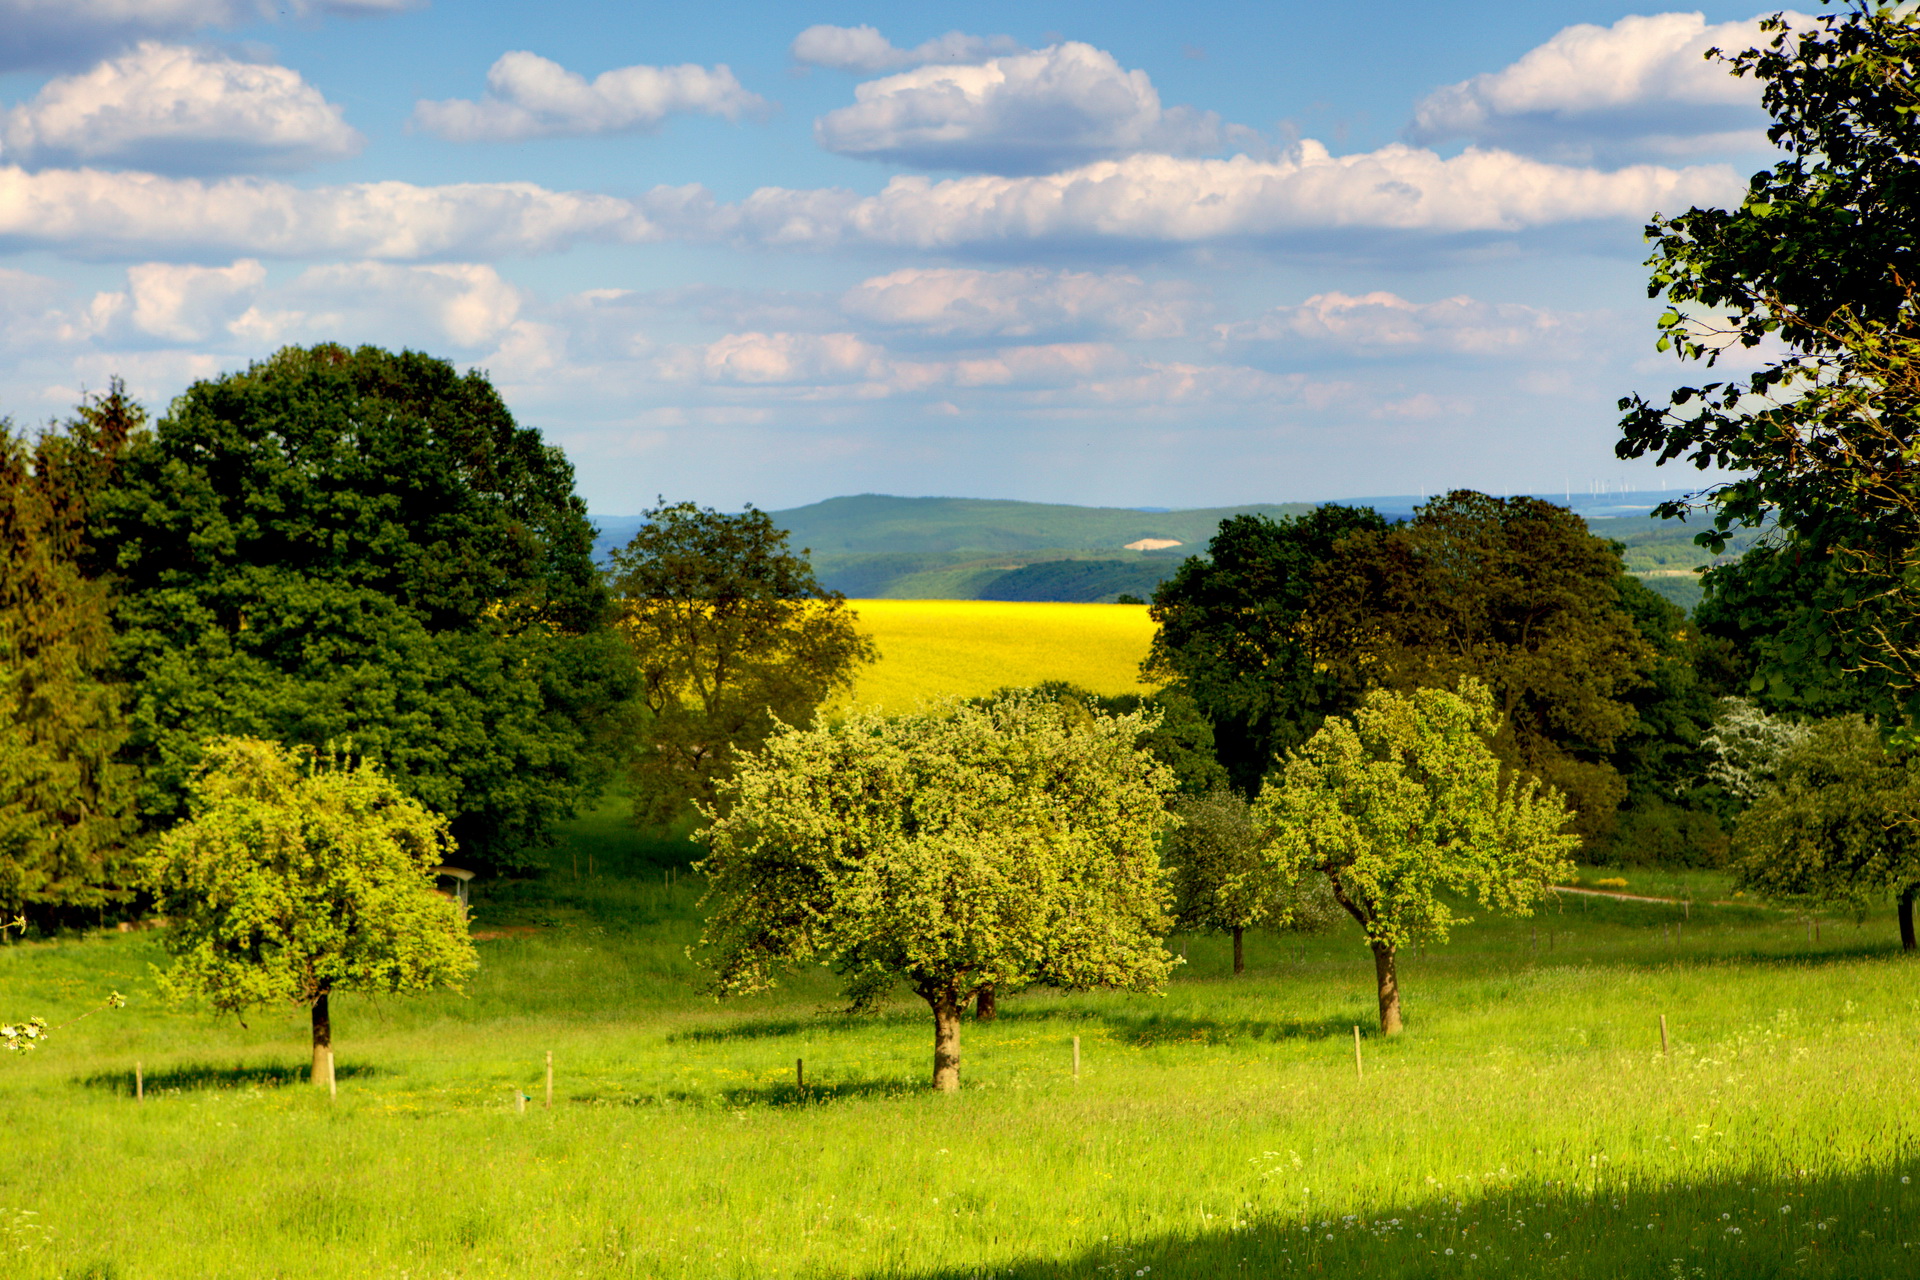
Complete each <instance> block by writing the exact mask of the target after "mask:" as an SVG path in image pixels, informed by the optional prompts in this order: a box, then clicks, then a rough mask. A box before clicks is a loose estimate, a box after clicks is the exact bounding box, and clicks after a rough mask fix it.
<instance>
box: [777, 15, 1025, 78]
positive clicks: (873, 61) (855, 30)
mask: <svg viewBox="0 0 1920 1280" xmlns="http://www.w3.org/2000/svg"><path fill="white" fill-rule="evenodd" d="M792 51H793V60H794V61H795V62H798V63H801V64H803V65H805V66H811V67H831V68H833V69H835V70H837V71H853V72H859V73H867V74H871V73H872V72H875V71H892V70H895V69H897V68H900V67H912V66H919V65H921V64H923V63H928V62H983V61H985V60H986V59H988V58H991V57H994V56H995V55H998V54H1004V53H1019V52H1021V47H1020V43H1019V41H1017V40H1015V39H1014V38H1013V37H1012V36H970V35H967V34H965V33H964V32H960V31H949V32H947V34H945V35H943V36H938V37H936V38H934V39H932V40H928V41H927V42H926V43H924V44H921V45H917V46H915V47H914V48H912V49H898V48H895V47H894V45H893V44H892V42H891V41H889V40H888V39H887V38H886V37H885V36H883V35H881V34H880V32H879V31H878V30H876V29H875V28H873V27H867V26H860V27H835V26H831V25H828V24H827V23H820V24H819V25H817V26H811V27H808V28H807V29H806V30H805V31H802V32H801V33H800V34H799V35H797V36H795V37H794V38H793V50H792Z"/></svg>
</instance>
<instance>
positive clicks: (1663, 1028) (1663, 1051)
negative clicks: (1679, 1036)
mask: <svg viewBox="0 0 1920 1280" xmlns="http://www.w3.org/2000/svg"><path fill="white" fill-rule="evenodd" d="M1660 1056H1661V1057H1663V1058H1664V1057H1666V1056H1667V1015H1666V1014H1664V1013H1663V1014H1661V1015H1660Z"/></svg>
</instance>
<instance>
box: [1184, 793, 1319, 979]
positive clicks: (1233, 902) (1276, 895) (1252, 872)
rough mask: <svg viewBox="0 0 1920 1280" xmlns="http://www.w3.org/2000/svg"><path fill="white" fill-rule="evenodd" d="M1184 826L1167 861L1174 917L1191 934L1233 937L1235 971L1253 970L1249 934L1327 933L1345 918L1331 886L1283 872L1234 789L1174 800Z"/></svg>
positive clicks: (1247, 808) (1251, 815)
mask: <svg viewBox="0 0 1920 1280" xmlns="http://www.w3.org/2000/svg"><path fill="white" fill-rule="evenodd" d="M1173 812H1174V816H1175V817H1177V818H1178V819H1179V820H1180V822H1179V825H1178V826H1176V827H1175V828H1174V829H1173V830H1172V831H1170V832H1169V833H1168V834H1167V838H1166V842H1165V849H1164V858H1165V861H1166V864H1167V871H1168V874H1169V876H1170V878H1171V880H1172V883H1173V919H1174V923H1175V924H1176V925H1178V926H1179V927H1180V928H1183V929H1203V930H1206V931H1208V932H1214V933H1229V934H1232V935H1233V971H1234V972H1235V973H1241V972H1244V971H1245V969H1246V950H1245V941H1246V939H1245V935H1246V931H1247V930H1248V929H1253V928H1259V927H1263V926H1268V927H1273V928H1282V929H1297V930H1300V931H1302V932H1307V931H1312V930H1315V929H1322V928H1325V927H1327V926H1328V925H1329V924H1330V923H1332V922H1333V920H1334V919H1336V918H1337V917H1338V916H1339V914H1340V908H1339V906H1338V905H1337V904H1336V903H1335V902H1334V901H1333V899H1332V897H1331V895H1330V894H1328V893H1327V891H1326V886H1325V885H1324V884H1320V885H1315V884H1314V883H1312V882H1310V881H1307V882H1303V881H1301V880H1299V879H1297V878H1288V877H1284V876H1281V875H1277V874H1275V870H1274V867H1273V864H1272V863H1271V862H1270V861H1269V860H1268V859H1267V857H1266V852H1265V848H1264V845H1265V841H1264V840H1262V838H1261V832H1260V830H1259V829H1258V828H1257V827H1256V826H1255V825H1254V821H1253V814H1252V811H1251V808H1250V806H1249V805H1248V804H1247V802H1246V801H1245V800H1244V799H1242V798H1241V796H1240V795H1239V793H1237V792H1235V791H1232V790H1230V789H1227V788H1221V789H1220V790H1217V791H1213V792H1210V793H1208V794H1206V795H1183V796H1179V797H1177V798H1175V800H1174V802H1173Z"/></svg>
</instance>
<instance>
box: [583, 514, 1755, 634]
mask: <svg viewBox="0 0 1920 1280" xmlns="http://www.w3.org/2000/svg"><path fill="white" fill-rule="evenodd" d="M1540 496H1542V497H1545V498H1547V499H1548V500H1549V501H1553V502H1559V503H1561V504H1563V505H1566V506H1569V507H1571V508H1572V509H1573V510H1575V511H1577V512H1579V513H1580V514H1581V515H1583V516H1585V517H1586V518H1587V520H1588V522H1589V524H1590V526H1591V527H1592V528H1593V530H1594V532H1596V533H1599V534H1601V535H1603V536H1605V537H1609V538H1613V539H1616V540H1618V541H1620V542H1622V543H1625V544H1626V546H1627V567H1628V569H1629V570H1631V571H1633V572H1635V573H1639V574H1641V575H1642V576H1643V577H1644V578H1645V579H1646V581H1647V583H1648V585H1650V586H1652V587H1654V588H1655V589H1656V590H1659V591H1660V592H1661V593H1662V594H1663V595H1666V596H1668V597H1669V598H1671V599H1673V600H1674V601H1675V602H1676V603H1678V604H1680V605H1682V606H1683V607H1686V608H1691V607H1692V606H1693V605H1694V604H1695V603H1696V602H1697V601H1698V599H1699V584H1698V582H1697V580H1696V577H1695V575H1694V574H1693V573H1691V572H1690V570H1691V568H1692V567H1693V566H1695V565H1699V564H1705V563H1706V562H1707V556H1706V554H1705V553H1704V552H1703V551H1701V550H1700V549H1699V548H1698V547H1696V546H1694V545H1693V544H1692V536H1693V534H1694V533H1695V532H1697V530H1698V528H1699V527H1700V526H1698V525H1683V524H1680V523H1678V522H1674V521H1659V520H1652V519H1649V518H1648V517H1647V515H1646V512H1647V511H1648V510H1649V509H1650V508H1651V507H1652V506H1653V505H1654V504H1655V503H1657V502H1659V501H1661V500H1662V499H1664V498H1667V497H1670V496H1672V495H1670V494H1666V493H1659V492H1651V493H1614V494H1605V495H1589V494H1580V493H1575V494H1542V495H1540ZM1422 500H1423V499H1421V498H1419V497H1417V496H1412V495H1398V496H1387V497H1376V498H1347V499H1340V501H1342V502H1345V503H1348V504H1350V505H1354V506H1370V507H1373V508H1374V509H1375V510H1377V511H1379V512H1380V513H1381V514H1382V515H1385V516H1387V517H1388V518H1390V519H1403V518H1405V517H1406V516H1408V515H1410V514H1411V513H1412V510H1413V508H1414V506H1415V505H1416V504H1417V503H1419V502H1421V501H1422ZM1316 505H1318V504H1316V503H1306V502H1292V503H1248V504H1246V505H1244V506H1237V507H1203V508H1189V509H1184V510H1170V511H1153V510H1139V509H1135V508H1129V507H1076V506H1068V505H1065V504H1061V503H1045V502H1012V501H1006V500H1001V499H989V498H896V497H889V496H887V495H884V494H872V493H868V494H859V495H856V496H852V497H844V498H829V499H827V500H826V501H825V502H816V503H812V504H811V505H808V506H804V507H793V508H791V509H789V510H785V511H774V512H770V513H769V514H771V515H772V517H773V519H774V521H775V522H776V523H778V524H779V525H780V526H781V527H782V528H784V529H786V530H787V531H788V533H790V534H791V535H792V539H793V544H794V545H795V546H796V547H806V548H809V549H810V550H811V551H812V553H813V555H812V558H813V564H814V568H815V570H816V572H818V574H819V575H820V579H821V581H822V582H824V583H825V584H826V585H827V586H829V587H832V588H833V589H835V590H837V591H841V592H844V593H846V594H847V595H848V596H852V597H855V598H862V597H882V596H886V597H894V598H899V599H912V598H918V599H945V600H974V599H992V600H1086V601H1093V600H1111V599H1113V598H1114V597H1115V596H1116V595H1121V594H1127V595H1136V596H1140V597H1142V598H1145V597H1147V596H1150V595H1151V594H1152V593H1153V588H1154V587H1155V586H1156V585H1157V584H1158V583H1159V582H1160V581H1161V580H1162V579H1163V578H1165V577H1167V576H1168V575H1169V574H1171V573H1172V572H1173V570H1174V569H1175V567H1176V566H1178V564H1179V563H1180V561H1182V560H1184V559H1185V558H1186V557H1187V556H1189V555H1192V554H1194V553H1195V552H1198V551H1201V550H1204V549H1205V547H1206V544H1207V540H1208V539H1209V538H1210V537H1212V535H1213V532H1214V530H1215V529H1216V528H1218V527H1219V524H1220V522H1221V521H1222V520H1223V519H1225V518H1226V517H1228V516H1230V515H1237V514H1240V513H1244V512H1252V513H1257V514H1260V515H1266V516H1273V517H1279V516H1285V515H1295V514H1299V513H1302V512H1306V511H1309V510H1311V509H1312V508H1313V507H1314V506H1316ZM594 523H595V524H596V525H597V526H599V531H600V532H599V540H598V543H597V545H596V547H595V553H596V555H597V556H600V557H604V556H605V554H606V552H607V551H608V550H610V549H612V548H613V547H615V546H619V545H622V544H624V543H625V542H626V541H627V540H628V539H629V538H631V537H632V536H633V534H634V532H635V531H636V530H637V529H639V527H640V524H641V521H640V519H639V517H637V516H595V517H594ZM1143 539H1145V540H1156V541H1168V542H1176V543H1178V544H1179V545H1178V546H1175V547H1166V548H1161V549H1156V550H1148V551H1132V550H1128V549H1127V544H1129V543H1133V542H1139V541H1141V540H1143ZM1738 545H1739V547H1740V549H1744V542H1742V543H1740V544H1738Z"/></svg>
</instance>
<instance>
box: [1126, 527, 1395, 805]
mask: <svg viewBox="0 0 1920 1280" xmlns="http://www.w3.org/2000/svg"><path fill="white" fill-rule="evenodd" d="M1386 527H1387V524H1386V521H1385V520H1383V519H1382V518H1381V517H1380V516H1379V515H1378V514H1377V513H1376V512H1374V511H1373V510H1372V509H1370V508H1366V507H1343V506H1337V505H1334V504H1328V505H1326V506H1322V507H1317V508H1315V509H1314V510H1312V511H1310V512H1308V513H1306V514H1304V515H1298V516H1287V517H1283V518H1281V519H1279V520H1274V519H1270V518H1268V517H1266V516H1263V515H1241V516H1230V517H1228V518H1227V519H1225V520H1223V521H1221V522H1220V527H1219V530H1218V531H1217V532H1216V533H1215V534H1214V535H1213V539H1212V541H1211V542H1209V543H1208V544H1207V556H1206V558H1205V559H1199V558H1194V559H1190V560H1187V561H1185V562H1183V563H1182V564H1181V566H1180V568H1179V570H1178V571H1177V572H1176V573H1175V574H1174V576H1173V577H1172V578H1170V579H1168V580H1167V581H1166V582H1164V583H1162V584H1161V586H1160V589H1159V590H1158V591H1156V592H1155V593H1154V597H1153V609H1152V617H1153V620H1154V622H1155V623H1157V624H1158V625H1159V631H1158V632H1157V633H1156V634H1155V635H1154V638H1153V647H1152V649H1151V650H1150V651H1149V652H1148V654H1147V659H1146V661H1145V663H1143V664H1142V666H1141V674H1142V676H1143V678H1145V679H1147V680H1149V681H1152V682H1154V683H1178V684H1179V685H1180V687H1181V688H1183V689H1185V690H1186V691H1187V692H1188V693H1189V694H1190V695H1192V697H1193V699H1194V701H1195V702H1196V703H1197V704H1198V705H1199V707H1200V709H1201V710H1202V711H1203V712H1204V713H1205V714H1206V715H1207V717H1208V718H1209V719H1211V720H1212V721H1213V723H1214V733H1215V737H1216V740H1217V742H1218V752H1219V756H1220V762H1221V764H1223V765H1224V766H1225V767H1226V769H1227V773H1228V775H1229V777H1230V778H1231V780H1232V782H1233V785H1234V786H1235V787H1237V788H1238V789H1239V790H1241V791H1242V792H1244V793H1246V794H1249V795H1251V794H1254V793H1256V792H1258V790H1259V789H1260V786H1261V784H1262V782H1263V781H1264V779H1265V777H1266V774H1267V771H1268V769H1270V768H1271V767H1272V766H1273V762H1274V760H1275V759H1276V758H1277V757H1278V755H1279V754H1280V753H1281V752H1283V751H1285V750H1286V749H1287V748H1289V747H1292V746H1294V745H1296V744H1298V743H1300V742H1303V741H1305V740H1306V738H1307V737H1308V735H1310V734H1311V733H1312V732H1313V731H1314V729H1316V728H1317V727H1318V726H1319V724H1320V721H1321V719H1322V718H1323V717H1325V716H1326V715H1327V714H1328V713H1329V712H1330V711H1335V710H1344V709H1345V708H1347V707H1348V706H1350V705H1351V704H1352V702H1353V700H1354V698H1355V697H1356V696H1357V694H1356V690H1355V688H1354V687H1353V685H1352V683H1351V681H1348V680H1342V679H1341V678H1339V676H1338V675H1336V674H1335V673H1334V668H1333V667H1332V665H1331V664H1332V660H1333V658H1334V657H1335V656H1336V655H1335V652H1334V650H1335V647H1336V646H1337V645H1338V644H1339V643H1340V638H1339V637H1337V636H1333V635H1330V634H1329V633H1328V632H1327V631H1326V629H1325V628H1323V627H1322V626H1320V625H1319V621H1318V613H1319V610H1318V606H1317V599H1316V572H1317V571H1318V569H1319V567H1320V566H1321V565H1322V564H1323V563H1324V562H1325V561H1327V560H1328V559H1330V558H1331V557H1332V556H1333V553H1334V548H1335V546H1336V545H1337V544H1338V543H1339V542H1340V541H1341V540H1342V539H1343V538H1346V537H1348V536H1349V535H1351V534H1355V533H1361V532H1369V533H1377V532H1382V531H1384V530H1385V529H1386Z"/></svg>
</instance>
